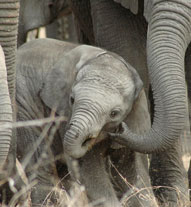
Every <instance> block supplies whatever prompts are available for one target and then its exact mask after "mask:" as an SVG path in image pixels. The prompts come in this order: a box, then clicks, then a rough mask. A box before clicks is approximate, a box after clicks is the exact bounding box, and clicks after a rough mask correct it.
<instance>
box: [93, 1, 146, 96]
mask: <svg viewBox="0 0 191 207" xmlns="http://www.w3.org/2000/svg"><path fill="white" fill-rule="evenodd" d="M140 2H141V3H140V7H139V13H138V15H134V14H132V13H131V12H130V11H129V10H127V9H125V8H123V7H122V6H121V5H120V4H118V3H115V2H114V1H108V0H100V1H94V0H90V3H91V14H92V22H93V30H94V36H95V45H96V46H99V47H102V48H106V49H107V50H109V51H112V52H115V53H117V54H119V55H120V56H122V57H123V58H124V59H125V60H126V61H127V62H129V63H130V64H131V65H132V66H133V67H134V68H135V69H136V70H137V72H138V73H139V75H140V77H141V80H142V81H143V83H144V87H145V90H146V94H148V83H149V82H148V73H147V63H146V34H147V23H146V21H145V19H144V17H143V1H140Z"/></svg>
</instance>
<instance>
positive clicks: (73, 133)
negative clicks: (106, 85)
mask: <svg viewBox="0 0 191 207" xmlns="http://www.w3.org/2000/svg"><path fill="white" fill-rule="evenodd" d="M89 105H90V104H89V103H88V104H79V105H78V106H77V107H76V108H75V109H74V111H73V115H72V118H71V120H70V123H69V126H68V130H67V131H66V134H65V136H64V150H65V152H66V153H67V154H68V155H71V156H72V157H74V158H79V157H82V156H83V155H84V154H85V153H86V152H87V150H88V149H89V148H90V147H91V146H93V144H94V143H95V141H96V139H95V138H96V137H97V136H98V135H99V133H100V131H101V129H102V127H103V120H99V119H98V116H97V115H99V112H98V110H97V108H96V106H95V104H94V106H91V108H90V107H89Z"/></svg>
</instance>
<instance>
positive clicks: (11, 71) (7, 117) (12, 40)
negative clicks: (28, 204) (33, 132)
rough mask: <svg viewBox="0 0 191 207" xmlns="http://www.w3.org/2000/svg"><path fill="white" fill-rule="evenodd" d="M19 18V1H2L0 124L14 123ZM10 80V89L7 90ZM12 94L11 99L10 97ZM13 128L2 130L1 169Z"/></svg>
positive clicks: (0, 130)
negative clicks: (13, 107)
mask: <svg viewBox="0 0 191 207" xmlns="http://www.w3.org/2000/svg"><path fill="white" fill-rule="evenodd" d="M18 16H19V0H1V2H0V44H1V46H2V47H3V51H4V54H5V61H6V68H7V74H6V68H5V65H4V62H3V53H2V51H1V62H0V64H1V71H0V73H1V74H0V84H1V85H0V101H1V102H0V103H1V104H0V122H1V123H5V124H7V123H10V122H12V109H11V102H10V97H11V101H12V103H14V97H15V51H16V42H17V41H16V40H17V28H18ZM7 79H8V88H9V91H8V88H7ZM9 93H10V97H9ZM11 132H12V131H11V128H3V127H2V128H0V168H1V167H2V166H3V164H4V163H5V160H6V159H7V155H8V151H9V148H10V143H11V136H12V133H11Z"/></svg>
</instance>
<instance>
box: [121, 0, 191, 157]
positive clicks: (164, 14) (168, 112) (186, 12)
mask: <svg viewBox="0 0 191 207" xmlns="http://www.w3.org/2000/svg"><path fill="white" fill-rule="evenodd" d="M178 2H179V4H178V5H177V0H174V1H170V2H169V1H161V2H160V1H156V3H155V4H154V5H153V10H152V14H151V18H150V22H149V30H148V38H147V39H148V42H147V52H148V54H147V56H148V69H149V75H150V80H151V85H152V89H153V96H154V100H155V117H154V122H153V126H152V128H151V130H149V131H148V133H146V134H144V135H143V136H138V135H135V134H133V133H132V132H130V131H129V130H128V132H127V134H128V139H127V140H128V146H129V147H130V148H132V149H134V150H136V151H139V152H143V153H151V152H153V151H159V150H164V149H166V148H167V147H169V146H170V145H172V144H173V142H174V141H175V140H177V139H178V138H179V137H180V133H181V130H182V129H183V126H184V123H185V115H186V90H185V74H184V56H185V51H186V48H187V46H188V44H189V42H190V34H191V4H190V3H188V2H186V1H185V3H183V1H178ZM124 139H125V138H124ZM127 140H126V141H127ZM121 143H125V140H121ZM126 144H127V143H126Z"/></svg>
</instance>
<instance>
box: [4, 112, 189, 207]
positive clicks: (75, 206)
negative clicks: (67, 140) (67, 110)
mask: <svg viewBox="0 0 191 207" xmlns="http://www.w3.org/2000/svg"><path fill="white" fill-rule="evenodd" d="M64 120H66V119H65V117H54V116H52V117H50V118H46V119H42V120H34V121H27V122H17V123H15V124H13V126H12V127H13V128H17V127H29V126H39V127H41V126H46V127H44V131H43V132H42V134H41V135H42V136H41V139H40V141H39V142H38V143H37V146H38V145H39V144H40V143H41V141H42V140H43V138H44V137H45V135H46V132H47V130H49V129H50V128H51V126H52V123H54V124H55V127H53V131H52V134H51V136H52V137H53V136H54V133H55V131H56V129H57V128H58V127H59V124H60V122H62V121H64ZM2 127H10V125H9V126H6V125H5V126H1V128H2ZM50 140H52V139H50ZM49 144H50V143H49ZM34 150H35V149H34ZM33 153H34V151H33V152H31V153H29V156H28V157H27V160H25V162H29V160H30V158H31V156H32V154H33ZM183 162H184V166H185V168H186V169H188V166H189V162H190V155H188V154H186V155H184V156H183ZM25 166H26V163H24V167H25ZM17 167H18V172H19V174H20V176H21V177H22V179H23V181H24V182H25V184H26V186H25V187H23V188H22V189H21V190H20V191H19V192H18V191H16V189H15V188H14V182H13V180H11V179H10V180H9V184H10V186H11V189H12V190H13V191H15V194H14V197H13V198H12V200H11V201H10V203H9V205H8V206H9V207H14V206H17V207H30V206H31V201H30V189H31V188H32V187H33V186H34V185H35V184H36V182H35V181H34V182H33V183H30V184H29V183H28V182H27V178H26V176H25V173H24V170H23V168H22V167H21V165H20V163H19V162H17ZM120 176H121V175H120ZM121 179H124V180H125V178H123V177H122V176H121ZM60 182H61V181H59V183H58V184H57V185H56V186H55V187H54V188H53V189H52V191H51V192H50V194H49V195H48V196H47V198H46V199H45V200H44V202H43V203H42V204H39V207H40V206H43V207H45V206H46V207H93V206H96V205H97V204H99V203H101V202H102V201H96V202H94V203H88V199H87V195H86V192H85V188H84V187H83V186H82V185H80V184H78V183H73V184H72V187H71V189H70V190H69V192H66V190H65V189H64V187H62V185H60ZM127 185H128V186H129V183H127ZM160 187H162V186H158V187H157V188H160ZM131 188H132V192H134V193H131V195H125V196H124V197H123V198H122V199H121V204H122V206H125V204H126V203H127V202H128V200H129V199H131V197H132V196H138V197H139V198H140V199H141V198H142V199H148V200H152V202H153V203H155V204H156V201H155V198H154V197H153V195H150V194H149V193H148V195H147V198H145V193H144V194H142V192H143V191H145V190H148V192H151V189H150V188H141V189H138V188H136V187H134V186H131ZM26 192H28V194H27V197H25V199H24V200H23V202H22V203H21V204H17V199H18V198H19V197H20V196H21V195H22V194H26ZM177 193H178V194H180V192H179V191H178V190H177ZM52 195H54V196H55V197H56V204H52V203H51V201H50V197H51V196H52ZM155 206H157V204H156V205H155ZM166 206H169V204H166ZM178 206H179V207H186V206H187V207H188V206H190V202H188V204H185V203H184V204H183V203H181V202H180V203H179V204H178ZM2 207H7V206H6V205H4V204H2ZM153 207H154V205H153Z"/></svg>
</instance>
